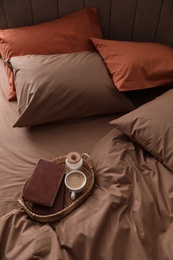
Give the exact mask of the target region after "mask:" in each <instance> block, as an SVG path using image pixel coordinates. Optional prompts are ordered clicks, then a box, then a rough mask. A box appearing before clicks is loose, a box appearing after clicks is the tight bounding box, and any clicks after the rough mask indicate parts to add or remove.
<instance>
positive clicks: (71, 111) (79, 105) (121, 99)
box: [10, 51, 134, 127]
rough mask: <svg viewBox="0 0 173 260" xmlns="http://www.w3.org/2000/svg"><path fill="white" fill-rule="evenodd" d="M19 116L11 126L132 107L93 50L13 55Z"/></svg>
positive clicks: (11, 60)
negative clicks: (116, 87) (55, 53)
mask: <svg viewBox="0 0 173 260" xmlns="http://www.w3.org/2000/svg"><path fill="white" fill-rule="evenodd" d="M10 63H11V65H12V68H13V73H14V78H15V86H16V91H17V104H18V111H19V114H20V116H19V118H18V119H17V121H16V123H15V124H14V127H24V126H32V125H39V124H43V123H48V122H53V121H61V120H67V119H76V118H84V117H88V116H96V115H103V114H110V113H126V112H129V111H130V110H132V109H134V106H133V105H132V103H131V101H130V100H128V99H127V98H126V97H125V96H123V95H122V94H121V93H119V91H118V90H117V89H115V87H114V84H113V82H112V80H111V77H110V75H109V73H108V71H107V68H106V66H105V64H104V62H103V61H102V59H101V57H100V56H99V54H97V53H96V52H92V51H88V52H77V53H70V54H57V55H25V56H18V57H12V58H11V59H10Z"/></svg>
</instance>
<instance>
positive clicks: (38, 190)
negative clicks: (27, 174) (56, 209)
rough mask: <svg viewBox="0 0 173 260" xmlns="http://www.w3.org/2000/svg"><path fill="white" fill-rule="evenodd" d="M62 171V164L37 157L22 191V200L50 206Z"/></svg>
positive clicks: (62, 174) (61, 176)
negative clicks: (33, 168)
mask: <svg viewBox="0 0 173 260" xmlns="http://www.w3.org/2000/svg"><path fill="white" fill-rule="evenodd" d="M64 173H65V166H64V165H62V164H56V163H53V162H49V161H46V160H43V159H39V161H38V163H37V165H36V167H35V170H34V172H33V174H32V176H31V178H30V179H29V181H28V183H27V186H26V188H25V190H24V192H23V198H24V200H26V201H29V202H33V203H37V204H40V205H44V206H47V207H52V205H53V203H54V200H55V197H56V195H57V192H58V189H59V187H60V184H61V182H62V179H63V176H64Z"/></svg>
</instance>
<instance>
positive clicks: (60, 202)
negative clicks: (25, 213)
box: [32, 181, 65, 215]
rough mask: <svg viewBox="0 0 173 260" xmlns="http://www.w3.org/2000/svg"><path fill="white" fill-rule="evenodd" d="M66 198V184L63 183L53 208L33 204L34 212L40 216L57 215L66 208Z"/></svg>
mask: <svg viewBox="0 0 173 260" xmlns="http://www.w3.org/2000/svg"><path fill="white" fill-rule="evenodd" d="M64 196H65V184H64V182H63V181H62V182H61V185H60V187H59V190H58V192H57V195H56V198H55V200H54V203H53V205H52V207H47V206H43V205H39V204H36V203H33V205H32V212H33V213H36V214H38V215H50V214H54V213H57V212H59V211H61V210H62V209H63V208H64Z"/></svg>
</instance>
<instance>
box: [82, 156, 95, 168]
mask: <svg viewBox="0 0 173 260" xmlns="http://www.w3.org/2000/svg"><path fill="white" fill-rule="evenodd" d="M81 157H82V159H83V160H84V161H85V162H86V163H87V164H88V165H89V167H90V168H91V169H92V170H93V168H94V165H93V161H92V159H91V157H90V155H89V154H87V153H82V155H81Z"/></svg>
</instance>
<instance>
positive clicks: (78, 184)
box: [64, 170, 87, 200]
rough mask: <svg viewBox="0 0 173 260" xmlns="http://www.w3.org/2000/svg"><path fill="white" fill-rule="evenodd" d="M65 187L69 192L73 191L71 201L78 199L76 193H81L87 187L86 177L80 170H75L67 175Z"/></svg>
mask: <svg viewBox="0 0 173 260" xmlns="http://www.w3.org/2000/svg"><path fill="white" fill-rule="evenodd" d="M64 181H65V185H66V187H67V188H68V190H69V191H71V199H72V200H75V199H76V193H79V192H81V191H82V190H83V189H84V188H85V185H86V181H87V178H86V175H85V174H84V173H83V172H82V171H79V170H73V171H70V172H68V173H67V174H66V176H65V180H64Z"/></svg>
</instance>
